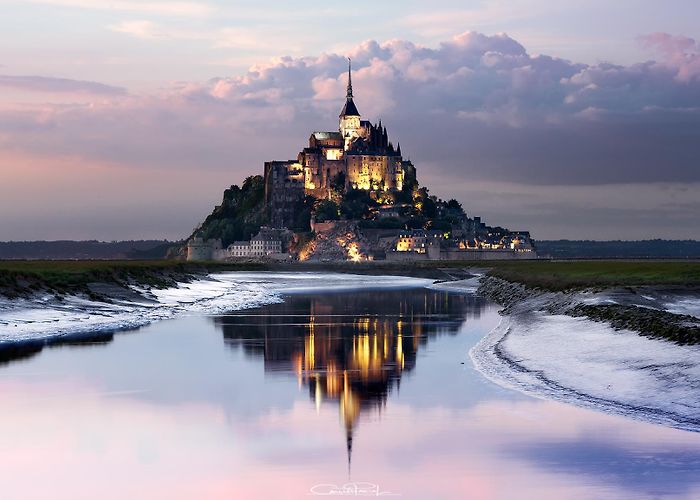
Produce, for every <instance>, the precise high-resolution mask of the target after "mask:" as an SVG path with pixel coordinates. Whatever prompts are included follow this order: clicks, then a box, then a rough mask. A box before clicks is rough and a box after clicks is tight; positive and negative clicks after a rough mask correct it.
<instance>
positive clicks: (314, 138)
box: [265, 64, 416, 227]
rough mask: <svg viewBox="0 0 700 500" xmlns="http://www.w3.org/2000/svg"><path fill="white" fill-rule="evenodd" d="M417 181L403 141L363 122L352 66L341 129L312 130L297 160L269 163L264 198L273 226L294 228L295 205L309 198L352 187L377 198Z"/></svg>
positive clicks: (340, 120)
mask: <svg viewBox="0 0 700 500" xmlns="http://www.w3.org/2000/svg"><path fill="white" fill-rule="evenodd" d="M415 182H416V169H415V167H414V166H413V164H412V163H411V162H410V161H407V160H404V159H403V157H402V156H401V146H400V145H399V144H398V143H397V145H396V147H394V145H393V143H392V142H391V141H390V140H389V137H388V134H387V131H386V127H384V126H383V125H382V123H381V121H380V122H379V123H378V124H373V123H371V122H370V121H368V120H362V117H361V115H360V112H359V111H358V109H357V106H356V105H355V102H354V100H353V93H352V68H351V66H350V64H348V86H347V94H346V98H345V104H344V106H343V108H342V110H341V111H340V115H339V124H338V131H331V132H313V133H312V134H311V136H310V137H309V146H308V147H306V148H304V149H303V150H302V151H301V152H300V153H299V154H298V156H297V159H296V160H288V161H269V162H266V163H265V200H266V206H267V207H268V210H269V216H270V223H271V225H272V226H273V227H285V226H287V225H289V224H290V223H291V221H292V220H293V217H294V206H295V204H296V203H295V202H296V201H298V200H299V199H301V198H303V196H305V195H309V196H313V197H314V198H317V199H324V198H331V195H332V192H333V191H334V190H335V191H342V192H345V191H347V190H350V189H360V190H365V191H369V192H370V193H371V194H372V195H376V194H378V193H380V192H382V191H401V190H403V189H404V188H405V187H407V186H413V185H414V184H415Z"/></svg>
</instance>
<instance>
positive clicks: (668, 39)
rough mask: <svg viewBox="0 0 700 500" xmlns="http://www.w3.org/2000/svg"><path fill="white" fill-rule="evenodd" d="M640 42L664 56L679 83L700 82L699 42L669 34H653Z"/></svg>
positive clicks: (643, 37)
mask: <svg viewBox="0 0 700 500" xmlns="http://www.w3.org/2000/svg"><path fill="white" fill-rule="evenodd" d="M640 41H641V42H642V44H644V45H645V46H647V47H650V48H654V49H656V50H658V51H659V52H660V53H661V54H663V56H664V57H665V60H666V65H667V66H668V67H669V68H670V70H671V71H675V73H676V75H675V77H676V79H677V80H678V81H680V82H683V83H693V82H695V83H697V81H698V80H700V43H698V41H697V40H694V39H692V38H688V37H685V36H672V35H669V34H668V33H652V34H650V35H646V36H642V37H640Z"/></svg>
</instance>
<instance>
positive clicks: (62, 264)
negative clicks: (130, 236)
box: [0, 260, 264, 298]
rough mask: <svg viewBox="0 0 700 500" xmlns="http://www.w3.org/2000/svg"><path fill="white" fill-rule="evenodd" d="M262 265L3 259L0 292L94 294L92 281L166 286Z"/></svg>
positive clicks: (6, 293)
mask: <svg viewBox="0 0 700 500" xmlns="http://www.w3.org/2000/svg"><path fill="white" fill-rule="evenodd" d="M262 268H264V266H262V265H260V264H228V263H218V262H211V263H207V262H205V263H189V262H179V261H172V260H162V261H152V260H147V261H130V260H115V261H110V260H94V261H93V260H81V261H78V260H71V261H54V260H52V261H0V294H2V295H5V296H8V297H19V296H23V295H28V294H31V293H32V292H37V291H47V292H50V293H54V294H57V295H63V294H67V293H87V294H88V295H91V296H92V295H94V292H93V291H92V290H91V289H90V286H89V285H90V284H92V283H103V284H105V283H106V284H114V285H118V286H124V285H126V284H127V283H138V284H141V285H147V286H152V287H157V288H164V287H167V286H172V285H174V284H175V283H176V282H178V281H188V280H189V279H191V278H192V277H194V276H196V275H201V274H203V273H207V272H213V271H225V270H234V271H235V270H256V269H262ZM95 298H99V297H95Z"/></svg>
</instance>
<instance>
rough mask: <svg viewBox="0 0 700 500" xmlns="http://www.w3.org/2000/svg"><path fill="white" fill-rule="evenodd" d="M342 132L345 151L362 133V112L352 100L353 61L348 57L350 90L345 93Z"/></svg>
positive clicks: (341, 122)
mask: <svg viewBox="0 0 700 500" xmlns="http://www.w3.org/2000/svg"><path fill="white" fill-rule="evenodd" d="M340 133H341V134H342V136H343V140H344V141H345V151H347V150H348V148H349V147H350V144H351V143H352V141H354V140H355V138H357V137H359V135H360V112H359V111H357V106H355V103H354V102H353V100H352V61H350V59H349V58H348V90H347V94H346V95H345V106H343V109H342V110H341V111H340Z"/></svg>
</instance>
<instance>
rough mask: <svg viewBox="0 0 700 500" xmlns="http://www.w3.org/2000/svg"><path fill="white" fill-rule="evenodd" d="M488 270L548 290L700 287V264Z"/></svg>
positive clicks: (537, 265) (572, 264) (527, 265)
mask: <svg viewBox="0 0 700 500" xmlns="http://www.w3.org/2000/svg"><path fill="white" fill-rule="evenodd" d="M482 265H483V264H482ZM484 267H486V266H484ZM488 267H489V268H490V270H489V274H490V275H491V276H496V277H499V278H502V279H505V280H508V281H512V282H517V283H522V284H524V285H526V286H529V287H537V288H544V289H547V290H566V289H576V288H588V287H611V286H641V285H669V286H670V285H680V286H693V287H695V286H700V262H678V261H656V262H650V261H567V262H549V261H543V262H539V261H538V262H500V263H497V264H494V265H491V264H488Z"/></svg>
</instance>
